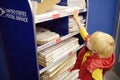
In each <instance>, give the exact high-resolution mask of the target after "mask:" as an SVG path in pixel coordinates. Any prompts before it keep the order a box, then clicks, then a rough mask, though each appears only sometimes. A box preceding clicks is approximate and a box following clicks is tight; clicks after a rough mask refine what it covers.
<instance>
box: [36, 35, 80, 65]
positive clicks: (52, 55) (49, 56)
mask: <svg viewBox="0 0 120 80" xmlns="http://www.w3.org/2000/svg"><path fill="white" fill-rule="evenodd" d="M78 46H79V44H78V38H74V37H71V38H69V39H66V40H64V41H62V42H60V43H58V44H56V45H53V46H51V47H49V48H46V49H44V50H42V51H40V52H39V53H38V63H39V64H40V65H41V66H43V67H45V66H47V65H49V64H51V63H53V62H56V61H58V60H59V59H61V58H62V57H64V56H66V55H69V53H70V52H72V51H73V50H75V49H76V48H78Z"/></svg>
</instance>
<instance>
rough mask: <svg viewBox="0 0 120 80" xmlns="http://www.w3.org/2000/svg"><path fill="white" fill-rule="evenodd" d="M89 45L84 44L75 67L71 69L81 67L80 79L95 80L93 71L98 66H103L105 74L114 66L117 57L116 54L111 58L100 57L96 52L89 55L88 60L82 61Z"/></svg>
mask: <svg viewBox="0 0 120 80" xmlns="http://www.w3.org/2000/svg"><path fill="white" fill-rule="evenodd" d="M87 50H88V49H87V47H86V46H84V47H83V48H82V49H81V50H80V52H79V54H78V57H77V60H76V63H75V65H74V67H73V68H72V69H71V71H72V70H75V69H79V70H80V71H79V77H78V79H81V80H93V79H92V75H91V74H92V72H93V71H94V70H95V69H97V68H101V69H103V75H104V73H105V72H106V71H108V70H110V69H111V67H112V66H113V64H114V62H115V57H114V54H113V55H112V57H110V58H99V57H98V55H97V54H96V53H94V54H92V55H90V56H88V57H87V58H86V61H85V62H84V63H83V64H81V63H82V60H83V57H84V54H85V53H86V51H87Z"/></svg>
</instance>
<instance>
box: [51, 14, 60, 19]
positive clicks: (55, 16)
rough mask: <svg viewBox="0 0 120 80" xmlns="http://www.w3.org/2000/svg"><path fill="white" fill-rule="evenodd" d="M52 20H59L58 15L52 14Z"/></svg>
mask: <svg viewBox="0 0 120 80" xmlns="http://www.w3.org/2000/svg"><path fill="white" fill-rule="evenodd" d="M52 18H53V19H57V18H60V14H54V15H52Z"/></svg>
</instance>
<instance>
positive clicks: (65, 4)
mask: <svg viewBox="0 0 120 80" xmlns="http://www.w3.org/2000/svg"><path fill="white" fill-rule="evenodd" d="M59 5H64V6H67V0H60V3H59Z"/></svg>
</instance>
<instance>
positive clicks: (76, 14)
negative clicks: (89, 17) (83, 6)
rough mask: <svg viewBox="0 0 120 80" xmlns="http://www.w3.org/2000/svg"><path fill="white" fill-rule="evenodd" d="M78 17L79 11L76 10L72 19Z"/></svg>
mask: <svg viewBox="0 0 120 80" xmlns="http://www.w3.org/2000/svg"><path fill="white" fill-rule="evenodd" d="M78 15H79V10H78V9H76V10H75V11H74V14H73V18H74V19H76V18H78Z"/></svg>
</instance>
